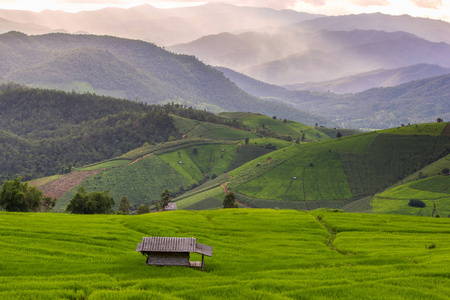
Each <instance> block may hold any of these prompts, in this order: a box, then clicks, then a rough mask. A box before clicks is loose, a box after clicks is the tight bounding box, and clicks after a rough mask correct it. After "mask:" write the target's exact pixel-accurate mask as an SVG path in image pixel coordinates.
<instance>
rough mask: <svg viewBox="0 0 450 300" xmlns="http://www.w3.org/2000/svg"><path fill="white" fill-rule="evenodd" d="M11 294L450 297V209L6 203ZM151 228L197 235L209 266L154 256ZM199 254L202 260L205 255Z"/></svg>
mask: <svg viewBox="0 0 450 300" xmlns="http://www.w3.org/2000/svg"><path fill="white" fill-rule="evenodd" d="M0 232H1V235H0V254H1V257H2V259H1V261H0V270H1V276H0V298H1V299H5V300H9V299H11V300H12V299H14V300H15V299H89V300H92V299H448V296H449V295H450V277H449V276H448V274H450V219H448V218H428V217H414V216H394V215H367V214H348V213H340V212H326V211H314V212H312V213H305V212H300V211H295V210H252V209H227V210H215V211H201V212H188V211H175V212H163V213H151V214H145V215H140V216H121V215H89V216H87V215H84V216H83V215H68V214H51V213H47V214H45V213H5V212H0ZM144 236H176V237H196V238H197V242H199V243H203V244H206V245H210V246H212V247H213V256H212V257H206V258H205V271H203V272H202V271H200V270H198V269H189V268H186V267H157V266H147V265H146V264H145V257H143V256H142V255H141V254H140V253H138V252H135V249H136V244H137V243H139V242H141V240H142V237H144ZM199 259H200V256H199V255H197V254H196V255H191V260H199Z"/></svg>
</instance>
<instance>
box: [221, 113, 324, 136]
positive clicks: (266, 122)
mask: <svg viewBox="0 0 450 300" xmlns="http://www.w3.org/2000/svg"><path fill="white" fill-rule="evenodd" d="M220 116H222V117H225V118H229V119H232V120H237V121H239V122H242V123H243V124H244V125H246V126H248V127H250V128H253V129H259V130H262V129H264V128H265V129H266V130H268V131H270V132H274V133H276V134H277V135H279V136H280V137H291V138H292V139H293V140H295V139H301V138H302V134H303V133H305V141H308V142H311V141H323V140H328V139H329V138H330V137H329V136H328V135H326V134H323V132H321V131H319V130H317V129H316V128H314V127H312V126H308V125H305V124H302V123H298V122H295V121H291V120H286V122H284V120H285V119H278V118H276V119H273V117H268V116H264V115H261V114H254V113H240V112H239V113H229V112H226V113H221V114H220ZM275 117H276V116H275ZM263 126H264V127H263Z"/></svg>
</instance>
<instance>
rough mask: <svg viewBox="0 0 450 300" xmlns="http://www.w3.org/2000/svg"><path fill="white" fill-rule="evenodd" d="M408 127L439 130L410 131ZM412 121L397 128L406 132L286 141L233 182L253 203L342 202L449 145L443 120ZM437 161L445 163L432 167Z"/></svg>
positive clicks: (236, 173) (398, 176) (376, 188)
mask: <svg viewBox="0 0 450 300" xmlns="http://www.w3.org/2000/svg"><path fill="white" fill-rule="evenodd" d="M409 127H411V128H413V129H414V130H416V129H417V130H421V132H425V133H431V132H435V131H436V130H435V129H437V132H438V133H439V134H435V135H429V134H413V135H407V134H406V133H409V132H410V131H411V130H412V129H411V128H409ZM409 127H401V128H399V129H397V130H398V131H401V132H403V133H405V134H400V133H399V132H395V133H393V132H390V131H389V130H387V131H382V132H371V133H365V134H357V135H352V136H348V137H345V138H340V139H333V140H327V141H322V142H315V143H307V144H300V145H294V146H291V147H286V148H283V149H281V150H278V151H275V152H272V153H270V154H266V155H264V156H261V157H259V158H257V159H255V160H253V161H251V162H249V163H247V164H245V165H243V166H241V167H239V168H237V169H235V170H233V171H232V172H230V173H229V174H230V175H231V176H232V178H231V179H230V184H229V187H230V188H231V189H233V190H234V191H236V192H237V193H238V194H239V195H240V196H241V198H242V201H243V202H244V203H246V204H249V205H250V206H252V207H260V208H263V207H272V208H273V207H284V208H302V209H311V208H316V207H336V205H333V204H331V205H330V202H332V201H335V202H336V204H337V207H342V205H345V204H348V203H349V202H351V201H353V200H355V199H358V198H363V197H366V196H369V195H373V194H375V193H377V192H380V191H382V190H384V189H386V188H388V187H389V186H391V185H393V184H395V183H397V182H399V181H400V180H402V179H403V178H405V177H406V176H408V175H410V174H413V173H414V172H416V171H418V170H421V169H422V168H424V167H425V166H427V165H428V164H430V163H432V162H434V161H436V160H438V159H439V158H441V157H442V156H443V154H445V151H448V150H446V149H448V147H450V137H449V136H445V135H440V132H441V131H442V128H443V126H442V125H441V124H423V125H420V126H417V127H416V126H409ZM441 127H442V128H441ZM439 166H443V163H440V164H437V165H436V167H434V169H435V168H437V167H439ZM276 201H278V203H279V205H277V202H276ZM377 201H378V200H377ZM280 202H285V203H283V204H281V203H280ZM295 202H298V204H296V203H295ZM305 202H306V203H305ZM311 202H316V203H318V206H317V205H311V204H312V203H311ZM308 203H309V204H310V205H307V204H308ZM441 206H442V205H441ZM442 207H444V206H442ZM445 211H446V210H445ZM380 212H381V211H380Z"/></svg>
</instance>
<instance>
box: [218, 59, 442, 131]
mask: <svg viewBox="0 0 450 300" xmlns="http://www.w3.org/2000/svg"><path fill="white" fill-rule="evenodd" d="M217 69H218V70H220V71H222V72H223V73H224V74H225V76H227V77H228V78H230V79H231V80H233V81H234V82H236V84H237V85H238V86H239V87H240V88H242V89H243V90H245V91H246V92H248V93H250V94H252V95H254V96H258V97H267V98H278V99H282V100H284V101H287V102H290V103H293V104H295V105H296V107H298V108H301V109H302V110H306V111H310V112H314V113H315V114H319V115H322V116H325V117H327V118H329V119H330V120H332V121H334V122H336V123H337V124H338V125H339V126H340V127H344V128H374V129H379V128H389V127H396V126H399V125H400V124H401V123H403V124H408V123H424V122H434V121H436V119H437V118H443V119H444V120H449V119H450V103H449V101H448V100H447V99H449V98H450V74H447V75H442V76H437V77H432V78H426V79H421V80H416V81H412V82H407V83H404V84H402V85H398V86H394V87H386V88H372V89H369V90H367V91H364V92H360V93H356V94H348V95H337V94H332V93H317V92H309V91H292V90H287V89H284V88H281V87H279V86H276V85H271V84H267V83H264V82H262V81H258V80H255V79H253V78H250V77H248V76H246V75H243V74H240V73H237V72H235V71H233V70H230V69H226V68H221V67H217Z"/></svg>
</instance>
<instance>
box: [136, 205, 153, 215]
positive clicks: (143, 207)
mask: <svg viewBox="0 0 450 300" xmlns="http://www.w3.org/2000/svg"><path fill="white" fill-rule="evenodd" d="M149 212H150V206H148V204H142V205H140V206H139V207H138V209H137V211H136V214H137V215H142V214H148V213H149Z"/></svg>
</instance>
